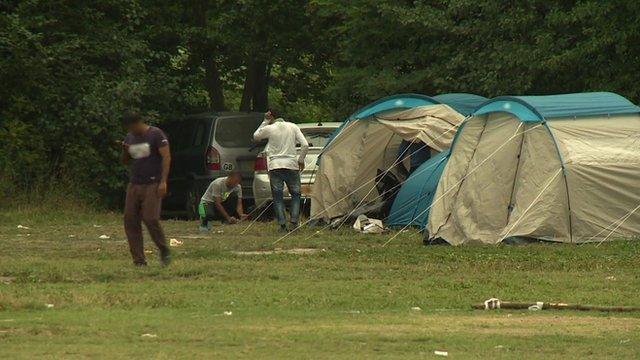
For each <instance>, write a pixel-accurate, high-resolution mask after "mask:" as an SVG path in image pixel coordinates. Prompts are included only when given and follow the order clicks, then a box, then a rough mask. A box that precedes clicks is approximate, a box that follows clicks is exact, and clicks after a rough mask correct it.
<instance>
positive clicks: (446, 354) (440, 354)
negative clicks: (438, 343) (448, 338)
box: [433, 350, 449, 356]
mask: <svg viewBox="0 0 640 360" xmlns="http://www.w3.org/2000/svg"><path fill="white" fill-rule="evenodd" d="M433 353H434V354H435V355H436V356H449V352H447V351H441V350H436V351H434V352H433Z"/></svg>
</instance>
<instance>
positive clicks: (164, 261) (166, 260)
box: [160, 249, 171, 266]
mask: <svg viewBox="0 0 640 360" xmlns="http://www.w3.org/2000/svg"><path fill="white" fill-rule="evenodd" d="M169 264H171V252H170V251H169V249H166V250H161V251H160V265H162V266H169Z"/></svg>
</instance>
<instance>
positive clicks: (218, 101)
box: [192, 0, 226, 111]
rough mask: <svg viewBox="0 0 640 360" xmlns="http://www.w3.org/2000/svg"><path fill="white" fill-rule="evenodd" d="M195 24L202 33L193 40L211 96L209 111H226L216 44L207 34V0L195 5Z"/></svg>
mask: <svg viewBox="0 0 640 360" xmlns="http://www.w3.org/2000/svg"><path fill="white" fill-rule="evenodd" d="M192 6H193V19H194V24H195V25H196V26H197V27H198V28H199V31H200V33H199V34H197V35H196V36H195V37H194V39H193V44H192V46H193V47H194V49H193V53H194V57H195V58H196V59H197V62H198V64H197V65H198V66H204V80H203V83H204V84H203V85H204V88H205V89H206V90H207V93H208V94H209V109H211V110H214V111H223V110H226V105H225V103H224V92H223V90H222V80H221V79H220V72H219V70H218V64H217V63H216V59H215V56H214V55H215V52H214V50H215V47H216V46H215V43H214V42H213V41H212V40H211V39H209V38H208V37H207V36H206V35H205V34H206V31H207V11H208V10H209V2H208V1H207V0H197V1H195V2H194V3H193V5H192Z"/></svg>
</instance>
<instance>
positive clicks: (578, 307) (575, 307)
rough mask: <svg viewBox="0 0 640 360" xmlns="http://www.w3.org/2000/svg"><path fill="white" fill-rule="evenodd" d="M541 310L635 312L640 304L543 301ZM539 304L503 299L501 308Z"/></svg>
mask: <svg viewBox="0 0 640 360" xmlns="http://www.w3.org/2000/svg"><path fill="white" fill-rule="evenodd" d="M542 304H543V305H542V308H541V310H550V309H553V310H578V311H606V312H633V311H640V306H598V305H580V304H565V303H542ZM535 305H538V302H527V303H520V302H510V301H501V302H500V309H507V310H527V309H529V307H531V306H535ZM472 307H473V308H474V309H476V310H484V309H485V305H484V303H482V304H474V305H472Z"/></svg>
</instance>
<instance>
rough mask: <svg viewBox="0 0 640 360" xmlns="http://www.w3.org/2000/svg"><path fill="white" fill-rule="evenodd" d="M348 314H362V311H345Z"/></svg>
mask: <svg viewBox="0 0 640 360" xmlns="http://www.w3.org/2000/svg"><path fill="white" fill-rule="evenodd" d="M345 312H346V313H347V314H360V310H349V311H345Z"/></svg>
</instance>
